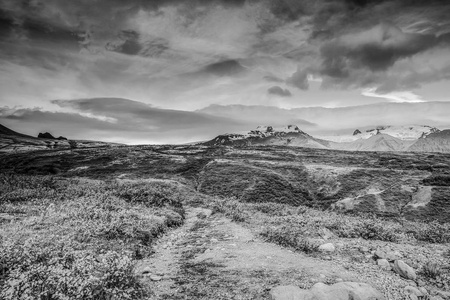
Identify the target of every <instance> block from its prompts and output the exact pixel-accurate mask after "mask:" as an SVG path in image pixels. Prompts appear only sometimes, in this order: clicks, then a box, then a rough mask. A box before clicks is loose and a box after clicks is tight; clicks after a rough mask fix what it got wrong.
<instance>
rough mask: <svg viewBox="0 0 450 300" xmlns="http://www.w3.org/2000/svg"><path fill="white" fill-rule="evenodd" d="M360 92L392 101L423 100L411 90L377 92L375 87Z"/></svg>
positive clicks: (411, 101) (367, 95) (415, 101)
mask: <svg viewBox="0 0 450 300" xmlns="http://www.w3.org/2000/svg"><path fill="white" fill-rule="evenodd" d="M361 94H362V95H363V96H366V97H376V98H383V99H387V100H389V101H392V102H410V103H417V102H425V100H423V99H422V98H421V97H420V96H419V95H417V94H414V93H413V92H411V91H398V92H389V93H378V92H377V89H376V88H368V89H364V90H363V91H362V92H361Z"/></svg>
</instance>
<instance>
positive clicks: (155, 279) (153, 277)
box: [150, 275, 162, 281]
mask: <svg viewBox="0 0 450 300" xmlns="http://www.w3.org/2000/svg"><path fill="white" fill-rule="evenodd" d="M161 279H162V277H161V276H159V275H152V276H150V280H152V281H160V280H161Z"/></svg>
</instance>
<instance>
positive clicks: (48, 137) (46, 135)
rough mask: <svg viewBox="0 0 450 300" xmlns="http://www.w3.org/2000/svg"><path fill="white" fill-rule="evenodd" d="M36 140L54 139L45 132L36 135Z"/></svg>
mask: <svg viewBox="0 0 450 300" xmlns="http://www.w3.org/2000/svg"><path fill="white" fill-rule="evenodd" d="M38 138H40V139H51V140H54V139H56V138H55V137H54V136H53V135H51V133H49V132H45V133H42V132H41V133H39V134H38Z"/></svg>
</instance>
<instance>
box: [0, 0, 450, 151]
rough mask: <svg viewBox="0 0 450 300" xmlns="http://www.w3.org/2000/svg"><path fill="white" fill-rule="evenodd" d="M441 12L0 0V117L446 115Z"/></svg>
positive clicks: (364, 4)
mask: <svg viewBox="0 0 450 300" xmlns="http://www.w3.org/2000/svg"><path fill="white" fill-rule="evenodd" d="M448 15H450V2H449V1H448V0H428V1H418V0H315V1H310V0H127V1H122V0H96V1H92V0H0V123H1V124H3V125H5V126H9V127H10V128H12V129H14V130H16V131H20V132H23V133H26V134H32V135H37V133H38V132H42V131H49V132H51V133H53V134H54V135H56V136H59V135H63V136H67V137H69V138H78V139H94V140H103V141H112V142H123V143H132V144H137V143H185V142H193V141H198V140H207V139H211V138H213V137H214V136H215V135H217V134H220V133H225V132H238V131H245V130H250V129H252V128H253V127H254V126H256V125H259V124H265V125H276V124H281V123H285V122H287V121H289V122H295V123H296V125H298V126H299V127H301V128H302V129H304V130H305V131H307V132H312V133H314V132H320V131H326V130H343V129H349V130H350V129H351V128H358V127H364V126H371V125H374V126H375V125H389V124H398V125H408V124H417V123H421V124H422V122H426V123H427V124H426V125H433V126H440V127H445V126H449V125H450V121H447V118H446V116H447V115H449V114H450V97H449V91H450V88H449V87H450V19H449V18H448ZM340 118H341V119H340ZM342 118H345V120H342ZM268 123H270V124H268Z"/></svg>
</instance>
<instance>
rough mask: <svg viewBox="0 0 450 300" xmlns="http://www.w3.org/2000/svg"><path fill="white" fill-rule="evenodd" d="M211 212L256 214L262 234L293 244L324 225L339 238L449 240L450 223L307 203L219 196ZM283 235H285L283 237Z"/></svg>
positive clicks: (239, 218)
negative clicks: (295, 238)
mask: <svg viewBox="0 0 450 300" xmlns="http://www.w3.org/2000/svg"><path fill="white" fill-rule="evenodd" d="M207 205H209V206H210V207H211V208H212V209H213V211H215V212H220V213H224V214H225V215H227V216H228V217H230V218H231V219H232V220H234V221H238V222H245V221H246V220H249V218H250V216H255V214H258V213H259V215H258V219H259V223H261V225H264V227H265V230H264V232H263V234H264V235H266V236H267V237H269V238H270V236H278V237H277V239H278V240H279V241H280V242H279V243H280V244H283V243H284V244H292V243H293V242H292V241H290V239H292V236H317V235H318V233H319V231H320V230H321V229H323V228H326V229H328V230H331V231H332V232H333V233H334V234H335V235H337V236H338V237H342V238H363V239H366V240H380V241H386V242H397V243H400V242H414V241H415V242H417V241H421V242H427V243H450V223H439V222H429V223H422V222H412V221H406V220H393V219H387V218H380V217H377V216H375V215H373V214H362V213H360V214H356V215H355V214H342V213H338V212H334V211H323V210H318V209H313V208H309V207H306V206H297V207H294V206H290V205H283V204H277V203H242V202H239V201H237V200H234V199H219V198H216V199H215V201H213V202H211V203H207ZM282 236H285V238H283V237H282Z"/></svg>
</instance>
